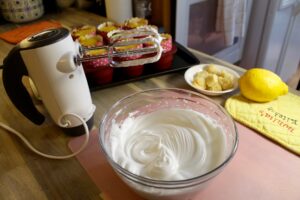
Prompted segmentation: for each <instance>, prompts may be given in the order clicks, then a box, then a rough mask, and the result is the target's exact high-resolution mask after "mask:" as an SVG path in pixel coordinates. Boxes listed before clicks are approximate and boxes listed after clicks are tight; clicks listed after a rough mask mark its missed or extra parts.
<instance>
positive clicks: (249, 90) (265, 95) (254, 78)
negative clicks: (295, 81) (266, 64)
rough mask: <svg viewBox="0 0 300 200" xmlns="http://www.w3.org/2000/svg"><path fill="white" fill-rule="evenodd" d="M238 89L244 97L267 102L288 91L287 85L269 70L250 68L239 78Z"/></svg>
mask: <svg viewBox="0 0 300 200" xmlns="http://www.w3.org/2000/svg"><path fill="white" fill-rule="evenodd" d="M239 86H240V91H241V93H242V95H243V96H244V97H246V98H247V99H250V100H253V101H256V102H268V101H272V100H274V99H276V98H277V97H278V96H280V95H284V94H286V93H287V92H288V86H287V85H286V84H285V83H284V82H283V81H282V80H281V78H280V77H279V76H278V75H277V74H275V73H273V72H272V71H270V70H267V69H262V68H252V69H249V70H247V71H246V72H245V73H244V74H243V75H242V76H241V78H240V79H239Z"/></svg>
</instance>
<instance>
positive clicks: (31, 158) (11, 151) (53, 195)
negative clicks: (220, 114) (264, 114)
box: [0, 9, 244, 200]
mask: <svg viewBox="0 0 300 200" xmlns="http://www.w3.org/2000/svg"><path fill="white" fill-rule="evenodd" d="M44 19H54V20H57V21H60V22H61V23H62V24H63V25H64V26H67V27H70V26H73V25H79V24H92V25H96V24H99V23H101V22H102V21H104V20H105V18H102V17H100V16H97V15H95V14H91V13H87V12H84V11H78V10H74V9H68V10H65V11H63V12H61V13H57V14H55V15H47V16H44V17H43V18H42V19H40V20H44ZM14 27H16V25H14V24H7V25H2V26H1V27H0V33H2V32H4V31H6V30H10V29H12V28H14ZM12 47H13V45H11V44H8V43H6V42H4V41H2V40H1V41H0V63H2V62H3V59H4V57H5V56H6V55H7V53H8V52H9V50H10V49H11V48H12ZM193 52H194V53H195V55H196V56H197V57H198V58H199V59H200V60H201V62H202V63H217V64H222V65H226V66H229V67H231V68H233V69H235V70H236V71H237V72H239V73H242V72H243V71H244V70H243V69H241V68H239V67H236V66H233V65H231V64H229V63H226V62H223V61H221V60H218V59H215V58H213V57H211V56H208V55H205V54H202V53H199V52H195V51H193ZM0 77H1V79H2V73H1V75H0ZM1 83H2V81H1ZM157 87H158V88H167V87H176V88H183V89H191V88H190V87H189V86H188V85H187V84H186V83H185V81H184V78H183V72H179V73H172V74H168V75H163V76H159V77H155V78H150V79H145V80H142V81H136V82H132V83H128V84H124V85H120V86H115V87H111V88H107V89H102V90H98V91H95V92H93V93H92V98H93V103H94V104H95V105H96V107H97V109H96V112H95V126H97V127H98V124H99V122H100V120H101V118H102V116H103V114H104V112H105V111H106V110H107V109H108V108H109V107H110V106H111V105H112V104H113V103H114V102H116V101H117V100H118V99H120V98H122V97H124V96H126V95H128V94H131V93H133V92H136V91H141V90H145V89H151V88H157ZM214 99H215V100H216V101H218V102H220V103H222V102H223V100H224V99H226V96H222V97H216V98H214ZM36 103H37V104H38V106H40V107H41V106H42V105H41V102H36ZM0 121H1V122H4V123H5V124H8V125H9V126H11V127H13V128H15V129H16V130H18V131H20V132H22V133H23V134H24V136H25V137H26V138H28V140H29V141H30V142H31V143H32V144H33V145H34V146H35V147H37V148H38V149H40V150H41V151H43V152H47V153H51V154H58V155H61V154H68V153H70V150H69V148H68V146H67V144H68V141H69V140H70V137H68V136H66V135H65V134H63V133H62V131H61V130H60V129H59V128H58V127H57V126H56V125H55V124H54V123H53V122H52V121H51V119H50V118H47V120H46V122H45V123H44V124H43V125H41V126H36V125H34V124H32V123H31V122H29V121H28V120H27V119H26V118H25V117H24V116H23V115H22V114H21V113H20V112H19V111H17V109H16V108H15V107H14V106H13V105H12V103H11V102H10V101H9V99H8V97H7V95H6V92H5V91H4V88H3V85H2V84H0ZM0 199H22V200H24V199H39V200H42V199H51V200H52V199H64V200H67V199H101V198H100V196H99V190H98V188H97V187H96V185H95V184H94V183H93V182H92V180H91V179H90V178H89V176H88V175H87V173H86V172H85V170H84V169H83V168H82V167H81V165H80V164H79V162H78V161H77V159H75V158H72V159H68V160H50V159H45V158H42V157H40V156H38V155H36V154H34V153H32V152H31V151H30V150H29V149H28V148H27V147H25V145H24V144H23V143H22V142H21V141H20V140H19V139H18V138H17V137H15V136H13V135H12V134H9V133H7V132H6V131H4V130H3V129H0Z"/></svg>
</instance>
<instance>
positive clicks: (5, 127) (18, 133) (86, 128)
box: [0, 113, 90, 160]
mask: <svg viewBox="0 0 300 200" xmlns="http://www.w3.org/2000/svg"><path fill="white" fill-rule="evenodd" d="M68 115H71V116H74V117H76V118H77V119H78V120H79V121H80V122H82V125H83V127H84V130H85V140H84V142H83V144H82V145H81V147H79V149H78V150H77V151H75V152H74V153H72V154H69V155H63V156H56V155H49V154H46V153H43V152H41V151H39V150H38V149H36V148H35V147H34V146H32V145H31V144H30V142H29V141H28V140H27V139H26V138H25V137H24V136H23V135H22V134H21V133H20V132H18V131H16V130H15V129H13V128H11V127H9V126H8V125H6V124H4V123H2V122H0V127H1V128H3V129H5V130H7V131H8V132H10V133H12V134H14V135H16V136H17V137H19V138H20V139H21V140H22V141H23V142H24V143H25V145H26V146H27V147H28V148H29V149H30V150H31V151H33V152H34V153H36V154H38V155H40V156H42V157H45V158H50V159H57V160H62V159H68V158H71V157H74V156H76V155H77V154H79V153H80V152H81V151H82V150H83V149H84V148H85V147H86V145H87V144H88V141H89V137H90V132H89V128H88V126H87V124H86V122H85V121H84V120H83V119H82V117H80V116H79V115H77V114H74V113H69V114H68ZM62 125H63V126H64V127H68V126H69V125H70V122H69V121H65V123H64V124H62Z"/></svg>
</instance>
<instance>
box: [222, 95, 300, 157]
mask: <svg viewBox="0 0 300 200" xmlns="http://www.w3.org/2000/svg"><path fill="white" fill-rule="evenodd" d="M225 108H226V110H227V111H228V112H229V113H230V114H231V116H232V117H233V118H234V119H235V120H237V121H239V122H241V123H243V124H244V125H246V126H248V127H250V128H252V129H254V130H256V131H258V132H259V133H261V134H263V135H264V136H266V137H268V138H270V139H272V140H274V141H276V142H277V143H279V144H280V145H282V146H283V147H285V148H287V149H289V150H290V151H292V152H294V153H296V154H298V155H300V96H297V95H295V94H292V93H287V94H286V95H283V96H279V97H278V99H276V100H274V101H271V102H267V103H256V102H253V101H250V100H248V99H246V98H244V97H243V96H242V95H241V94H238V95H235V96H232V97H230V98H228V99H227V100H226V102H225Z"/></svg>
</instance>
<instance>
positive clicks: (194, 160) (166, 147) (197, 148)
mask: <svg viewBox="0 0 300 200" xmlns="http://www.w3.org/2000/svg"><path fill="white" fill-rule="evenodd" d="M111 131H112V133H111V134H112V138H111V146H112V149H111V150H112V159H113V160H114V161H115V162H116V163H118V164H119V165H120V166H122V167H123V168H125V169H127V170H128V171H130V172H132V173H134V174H137V175H140V176H143V177H146V178H151V179H155V180H166V181H169V180H183V179H189V178H193V177H196V176H199V175H202V174H204V173H206V172H208V171H210V170H211V169H214V168H216V167H217V166H218V165H219V164H220V163H221V162H222V161H223V160H224V157H225V153H226V152H225V149H226V137H225V133H224V131H223V130H222V128H221V127H220V126H219V125H218V124H217V123H216V122H215V121H214V120H213V119H211V118H209V117H208V116H206V115H204V114H201V113H199V112H196V111H193V110H190V109H179V108H171V109H163V110H158V111H154V112H152V113H148V114H145V115H142V116H138V117H136V118H133V117H128V118H127V119H126V120H124V122H123V123H122V124H114V125H113V127H112V130H111Z"/></svg>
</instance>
